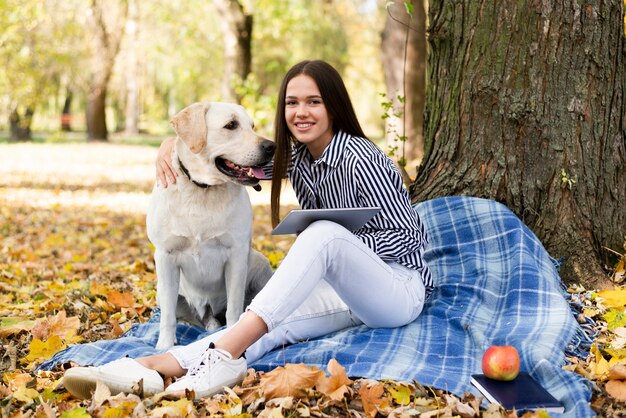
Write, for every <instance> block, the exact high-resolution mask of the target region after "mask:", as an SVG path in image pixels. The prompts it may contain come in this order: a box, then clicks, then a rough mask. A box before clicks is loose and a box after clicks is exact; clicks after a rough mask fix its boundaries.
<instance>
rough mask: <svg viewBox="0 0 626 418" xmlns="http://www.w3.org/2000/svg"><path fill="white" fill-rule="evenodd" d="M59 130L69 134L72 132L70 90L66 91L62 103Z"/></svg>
mask: <svg viewBox="0 0 626 418" xmlns="http://www.w3.org/2000/svg"><path fill="white" fill-rule="evenodd" d="M61 130H62V131H65V132H70V131H71V130H72V90H70V89H69V88H68V89H67V93H66V94H65V100H64V101H63V111H62V112H61Z"/></svg>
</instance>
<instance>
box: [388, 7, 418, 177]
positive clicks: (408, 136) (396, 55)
mask: <svg viewBox="0 0 626 418" xmlns="http://www.w3.org/2000/svg"><path fill="white" fill-rule="evenodd" d="M381 60H382V65H383V72H384V76H385V84H386V89H387V92H386V97H387V99H388V100H389V101H388V102H387V103H389V105H388V109H390V110H388V111H387V116H388V117H386V118H385V121H386V132H387V133H386V139H387V143H388V144H389V145H390V146H392V149H393V148H395V147H398V149H394V150H393V154H394V155H393V156H394V157H396V161H398V165H399V166H400V168H401V170H402V171H403V175H404V178H405V183H407V184H410V181H407V180H408V178H409V176H410V175H413V176H414V175H415V172H414V171H413V170H411V172H407V171H408V170H410V168H411V167H415V166H417V165H419V163H420V162H421V160H422V157H423V154H424V135H423V124H424V102H425V96H426V10H425V9H424V0H410V1H404V0H395V1H393V2H388V4H387V18H386V19H385V27H384V29H383V31H382V33H381ZM407 167H409V168H407Z"/></svg>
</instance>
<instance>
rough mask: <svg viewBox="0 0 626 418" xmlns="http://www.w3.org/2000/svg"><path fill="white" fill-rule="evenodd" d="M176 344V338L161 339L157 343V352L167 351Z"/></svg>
mask: <svg viewBox="0 0 626 418" xmlns="http://www.w3.org/2000/svg"><path fill="white" fill-rule="evenodd" d="M175 344H176V338H175V337H174V338H165V337H164V338H159V341H157V343H156V346H155V348H156V349H157V350H167V349H168V348H170V347H172V346H173V345H175Z"/></svg>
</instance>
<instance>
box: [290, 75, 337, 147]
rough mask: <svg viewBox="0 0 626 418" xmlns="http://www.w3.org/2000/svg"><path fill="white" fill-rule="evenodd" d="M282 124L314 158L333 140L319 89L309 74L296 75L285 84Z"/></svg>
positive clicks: (329, 121) (329, 122)
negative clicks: (285, 123) (284, 124)
mask: <svg viewBox="0 0 626 418" xmlns="http://www.w3.org/2000/svg"><path fill="white" fill-rule="evenodd" d="M285 121H286V122H287V127H288V128H289V131H290V132H291V134H292V135H293V136H294V137H295V138H296V139H297V140H298V142H301V143H303V144H305V145H306V147H307V148H308V150H309V152H310V153H311V155H312V156H313V158H315V159H317V158H319V157H320V156H321V155H322V153H323V152H324V149H325V148H326V147H327V146H328V144H329V143H330V141H331V140H332V139H333V131H332V121H331V120H330V118H329V117H328V112H327V111H326V106H325V105H324V102H323V101H322V95H321V94H320V89H319V88H318V87H317V84H316V83H315V80H313V79H312V78H311V77H309V76H308V75H304V74H301V75H298V76H296V77H294V78H292V79H291V80H290V81H289V83H287V91H286V94H285Z"/></svg>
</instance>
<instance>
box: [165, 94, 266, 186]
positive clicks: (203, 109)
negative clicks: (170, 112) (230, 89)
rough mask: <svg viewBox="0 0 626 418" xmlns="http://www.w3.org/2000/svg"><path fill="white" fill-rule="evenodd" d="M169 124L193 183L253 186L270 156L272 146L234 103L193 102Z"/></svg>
mask: <svg viewBox="0 0 626 418" xmlns="http://www.w3.org/2000/svg"><path fill="white" fill-rule="evenodd" d="M171 124H172V126H173V127H174V130H175V131H176V134H177V136H178V139H179V140H177V141H176V152H177V154H178V157H179V158H180V159H181V161H182V162H183V164H184V165H185V167H186V168H187V170H188V171H189V173H190V175H191V177H192V178H193V179H194V180H195V181H197V182H201V183H205V184H209V185H216V184H221V183H224V182H226V181H233V182H235V183H239V184H243V185H246V186H252V185H256V184H257V183H258V182H259V179H258V178H257V177H261V174H260V173H261V171H260V170H259V169H258V168H259V167H260V166H263V165H265V164H267V163H268V162H269V161H270V160H271V159H272V157H273V155H274V149H275V146H274V143H273V142H272V141H269V140H267V139H265V138H263V137H260V136H259V135H257V134H256V133H255V132H254V123H253V121H252V118H251V117H250V116H248V114H247V113H246V111H245V110H244V108H243V107H242V106H239V105H236V104H231V103H220V102H200V103H194V104H192V105H190V106H187V107H186V108H184V109H183V110H181V111H180V112H179V113H178V114H176V116H174V118H173V119H172V122H171Z"/></svg>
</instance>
